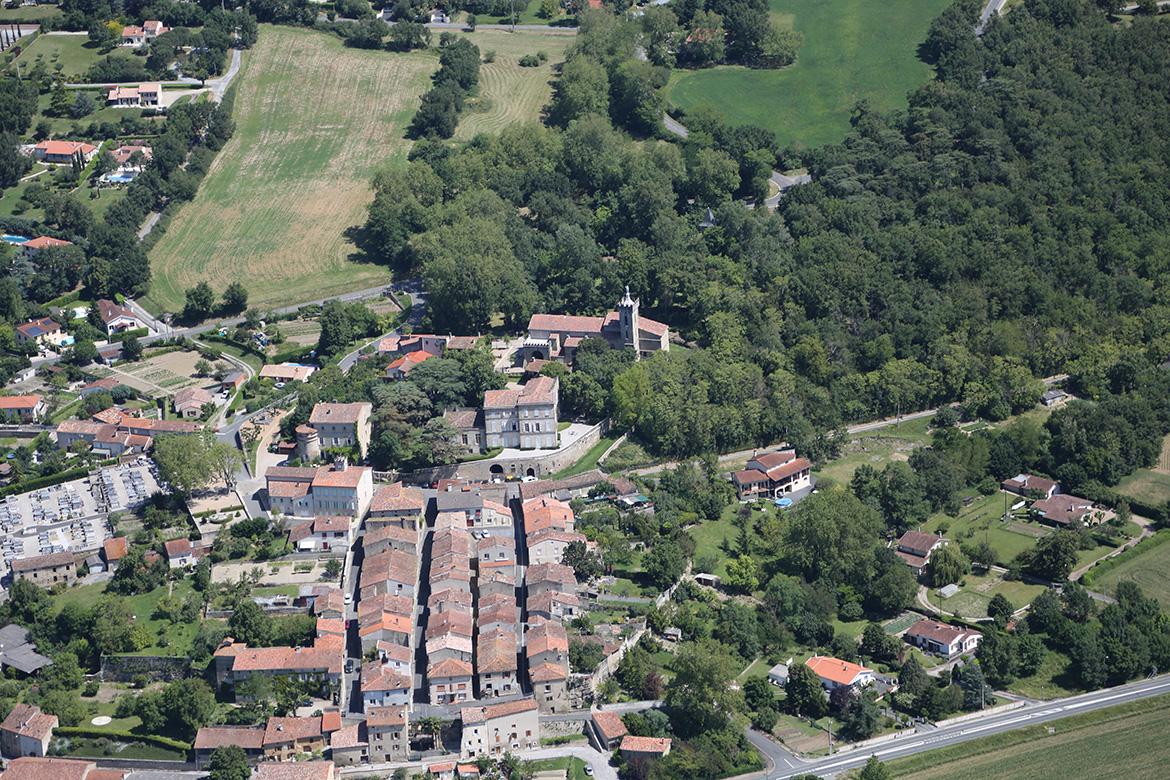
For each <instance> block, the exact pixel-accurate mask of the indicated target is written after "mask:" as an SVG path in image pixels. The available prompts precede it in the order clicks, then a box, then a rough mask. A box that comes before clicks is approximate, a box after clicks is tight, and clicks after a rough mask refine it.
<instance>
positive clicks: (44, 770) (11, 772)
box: [0, 756, 127, 780]
mask: <svg viewBox="0 0 1170 780" xmlns="http://www.w3.org/2000/svg"><path fill="white" fill-rule="evenodd" d="M126 774H127V772H126V770H123V769H98V766H97V764H96V763H94V762H93V761H86V760H76V759H72V758H47V757H43V756H24V757H21V758H16V759H13V760H12V761H11V762H9V764H8V766H7V768H6V769H5V770H4V772H3V773H0V778H3V780H123V779H124V778H125V777H126Z"/></svg>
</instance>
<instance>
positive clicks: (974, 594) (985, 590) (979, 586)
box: [930, 574, 1044, 618]
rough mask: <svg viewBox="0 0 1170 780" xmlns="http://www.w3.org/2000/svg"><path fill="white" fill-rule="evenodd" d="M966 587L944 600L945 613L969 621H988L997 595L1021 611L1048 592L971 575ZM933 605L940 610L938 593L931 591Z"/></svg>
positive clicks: (989, 575) (1037, 587) (997, 577)
mask: <svg viewBox="0 0 1170 780" xmlns="http://www.w3.org/2000/svg"><path fill="white" fill-rule="evenodd" d="M963 583H964V584H963V588H962V590H960V591H959V592H958V593H956V594H955V595H954V596H951V597H950V598H949V599H943V600H942V609H943V611H944V612H948V613H951V614H957V615H961V616H963V617H969V618H981V617H987V605H988V604H990V603H991V599H992V598H994V597H995V596H996V595H997V594H1000V595H1003V596H1004V598H1006V599H1007V600H1008V601H1010V602H1011V603H1012V605H1013V606H1015V607H1016V608H1017V609H1018V608H1019V607H1022V606H1024V605H1025V604H1028V603H1031V601H1032V599H1034V598H1036V596H1038V595H1039V594H1041V593H1042V592H1044V586H1043V585H1029V584H1028V583H1025V582H1020V581H1016V580H1005V579H1003V578H1002V577H1000V576H999V575H998V574H986V575H976V574H968V575H967V576H966V577H964V578H963ZM930 603H931V604H932V605H934V606H936V607H937V606H939V596H938V592H937V591H936V590H934V589H931V591H930Z"/></svg>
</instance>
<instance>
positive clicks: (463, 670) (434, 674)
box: [427, 658, 471, 680]
mask: <svg viewBox="0 0 1170 780" xmlns="http://www.w3.org/2000/svg"><path fill="white" fill-rule="evenodd" d="M470 676H471V664H469V663H467V662H466V661H460V660H457V659H455V658H446V659H444V660H442V661H439V662H438V663H437V664H431V665H430V666H428V667H427V679H429V680H434V679H436V678H451V677H470Z"/></svg>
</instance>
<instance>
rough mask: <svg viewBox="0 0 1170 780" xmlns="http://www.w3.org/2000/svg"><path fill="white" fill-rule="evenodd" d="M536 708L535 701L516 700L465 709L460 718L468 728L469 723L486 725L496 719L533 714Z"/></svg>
mask: <svg viewBox="0 0 1170 780" xmlns="http://www.w3.org/2000/svg"><path fill="white" fill-rule="evenodd" d="M536 708H537V707H536V700H535V699H531V698H529V699H516V700H515V701H505V702H501V703H500V704H488V705H486V706H484V707H464V708H462V709H461V710H459V717H460V719H461V720H462V721H463V725H465V726H466V725H467V724H469V723H484V722H486V721H489V720H495V719H496V718H507V717H509V716H511V715H516V714H519V713H521V712H532V711H534V710H536Z"/></svg>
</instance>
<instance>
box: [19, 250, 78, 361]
mask: <svg viewBox="0 0 1170 780" xmlns="http://www.w3.org/2000/svg"><path fill="white" fill-rule="evenodd" d="M26 243H27V242H26ZM13 331H14V335H15V336H16V343H17V344H37V345H39V346H51V347H56V346H60V345H61V344H62V343H64V342H65V341H66V340H69V339H71V337H70V336H69V334H68V333H66V332H65V330H64V329H63V328H62V327H61V324H60V323H58V322H57V321H56V320H54V319H53V318H52V317H38V318H37V319H35V320H29V321H28V322H24V323H21V324H20V325H17V326H16V327H15V328H13Z"/></svg>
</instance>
